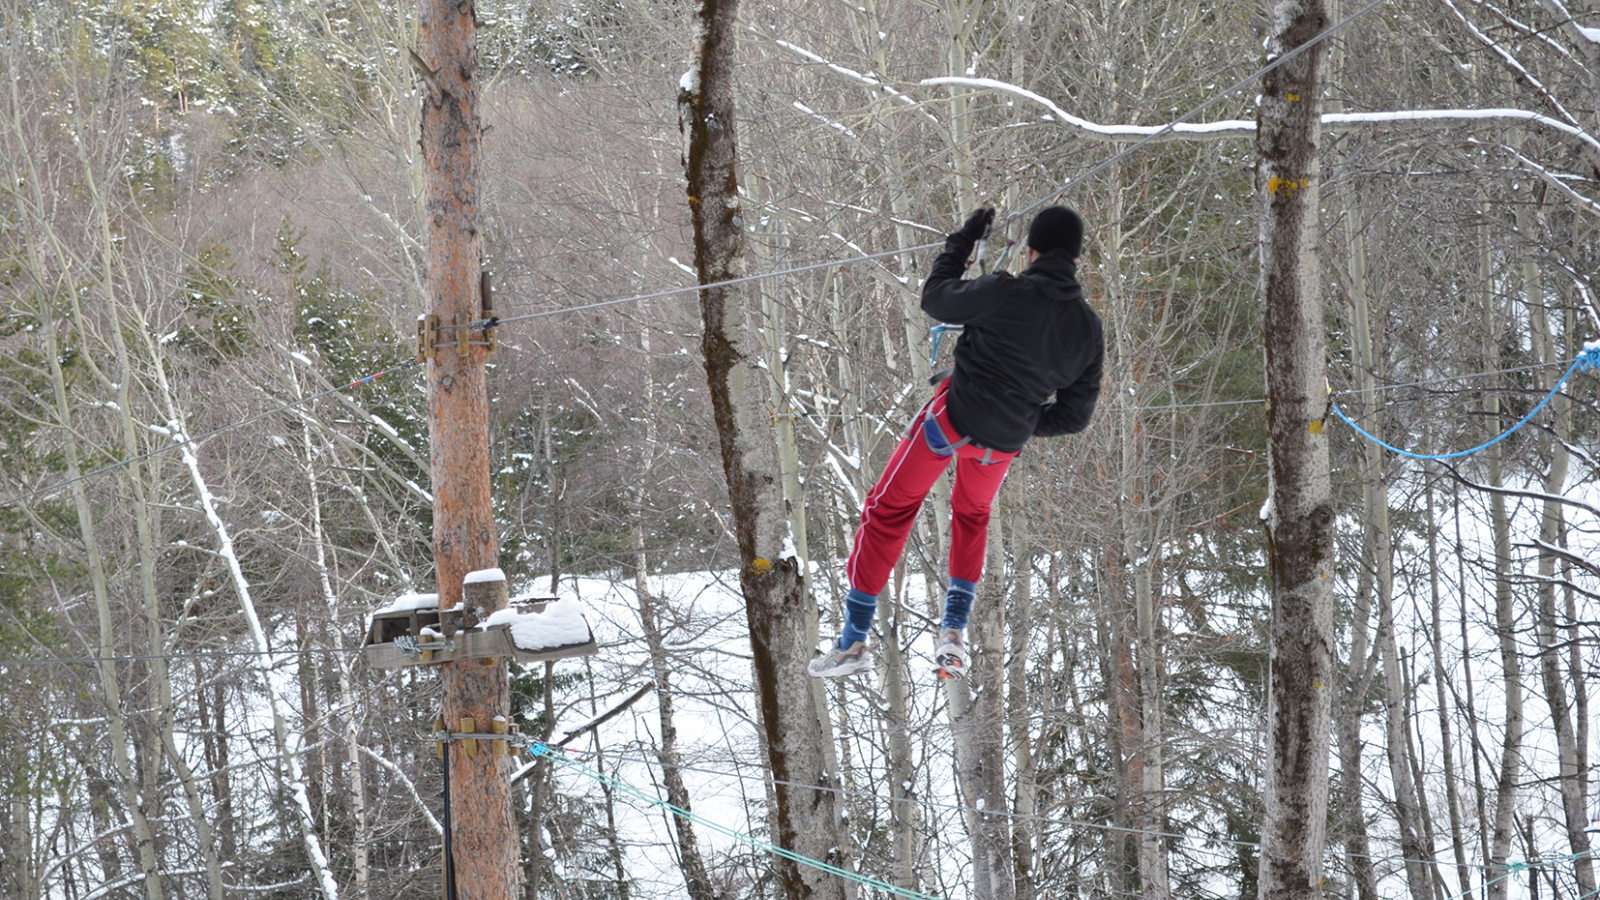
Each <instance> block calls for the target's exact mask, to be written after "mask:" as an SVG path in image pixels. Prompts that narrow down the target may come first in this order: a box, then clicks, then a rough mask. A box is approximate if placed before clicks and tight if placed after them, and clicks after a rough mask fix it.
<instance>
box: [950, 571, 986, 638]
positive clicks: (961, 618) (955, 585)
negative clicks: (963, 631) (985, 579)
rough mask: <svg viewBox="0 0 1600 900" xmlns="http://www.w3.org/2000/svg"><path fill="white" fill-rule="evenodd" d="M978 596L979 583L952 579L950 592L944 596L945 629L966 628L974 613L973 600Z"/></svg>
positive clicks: (953, 577)
mask: <svg viewBox="0 0 1600 900" xmlns="http://www.w3.org/2000/svg"><path fill="white" fill-rule="evenodd" d="M976 596H978V583H977V582H975V581H965V580H963V579H960V578H956V577H955V576H953V575H952V576H951V577H950V590H949V591H947V592H946V593H945V596H944V627H945V628H966V627H967V616H968V614H970V613H971V612H972V598H974V597H976Z"/></svg>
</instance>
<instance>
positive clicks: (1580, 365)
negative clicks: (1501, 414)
mask: <svg viewBox="0 0 1600 900" xmlns="http://www.w3.org/2000/svg"><path fill="white" fill-rule="evenodd" d="M1591 368H1600V342H1595V343H1591V344H1585V345H1584V348H1583V351H1582V352H1581V353H1579V354H1578V358H1577V359H1575V360H1573V361H1572V365H1571V366H1568V367H1567V372H1566V374H1565V375H1562V376H1561V377H1560V378H1559V379H1557V380H1556V386H1555V387H1553V388H1551V389H1550V393H1548V394H1545V395H1544V399H1543V400H1540V401H1539V405H1538V406H1535V407H1534V408H1533V409H1531V410H1529V411H1528V414H1527V415H1525V416H1523V417H1522V418H1521V419H1520V420H1518V421H1517V424H1515V425H1513V426H1511V427H1510V428H1508V429H1506V430H1505V431H1504V432H1502V433H1501V434H1500V435H1499V436H1498V437H1496V438H1494V439H1493V440H1490V441H1486V442H1484V443H1482V444H1479V445H1478V446H1476V447H1473V448H1472V449H1471V450H1458V451H1457V452H1455V453H1412V452H1411V451H1410V450H1401V449H1400V448H1399V447H1396V446H1395V445H1393V444H1389V443H1385V442H1384V441H1382V440H1380V439H1378V438H1376V437H1373V436H1372V435H1371V434H1370V433H1368V432H1367V430H1366V429H1364V428H1362V427H1361V426H1360V425H1357V424H1356V423H1355V422H1354V421H1352V420H1351V419H1350V417H1349V416H1347V415H1345V414H1344V410H1342V409H1340V408H1339V404H1338V403H1335V402H1334V400H1333V398H1332V396H1330V397H1329V398H1328V406H1329V407H1330V408H1331V409H1332V410H1333V413H1334V415H1336V416H1338V417H1339V418H1340V419H1341V420H1343V421H1344V423H1345V424H1346V425H1349V426H1350V427H1351V428H1353V429H1355V432H1356V434H1359V435H1361V436H1362V437H1364V438H1366V439H1367V440H1369V441H1371V442H1373V443H1374V444H1377V445H1378V446H1380V447H1382V448H1384V449H1385V450H1391V451H1393V452H1395V453H1398V454H1400V455H1401V456H1404V457H1406V458H1408V459H1422V460H1444V459H1459V458H1460V457H1463V456H1471V455H1472V454H1474V453H1477V452H1479V451H1481V450H1487V449H1489V448H1490V447H1493V446H1494V445H1495V444H1498V443H1500V442H1501V441H1503V440H1505V439H1506V438H1508V437H1510V436H1511V435H1512V434H1515V433H1516V431H1517V429H1519V428H1521V427H1522V426H1524V425H1526V424H1528V421H1529V420H1531V419H1532V418H1533V417H1534V416H1535V415H1537V414H1538V413H1539V410H1541V409H1544V408H1545V405H1546V404H1548V403H1549V402H1550V401H1551V400H1552V399H1553V398H1554V397H1555V395H1556V394H1558V393H1560V392H1561V389H1562V388H1564V387H1566V386H1567V379H1568V378H1571V377H1572V373H1573V372H1577V371H1580V370H1581V371H1588V370H1589V369H1591Z"/></svg>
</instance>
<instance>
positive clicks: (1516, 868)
mask: <svg viewBox="0 0 1600 900" xmlns="http://www.w3.org/2000/svg"><path fill="white" fill-rule="evenodd" d="M1584 352H1588V348H1585V351H1584ZM1593 855H1594V851H1593V850H1586V851H1584V852H1582V853H1572V854H1568V855H1567V856H1560V857H1557V858H1555V859H1549V860H1545V859H1536V860H1532V861H1530V862H1517V861H1516V860H1507V861H1506V871H1505V874H1504V875H1501V876H1500V877H1498V878H1491V879H1489V880H1488V881H1485V882H1484V883H1483V884H1480V885H1478V886H1477V887H1473V888H1467V889H1466V890H1464V891H1462V892H1461V893H1459V894H1454V895H1452V896H1449V897H1446V898H1445V900H1464V898H1466V897H1470V896H1472V895H1473V894H1474V893H1476V892H1477V891H1480V890H1482V889H1484V888H1486V887H1488V886H1489V885H1491V884H1494V883H1496V882H1499V881H1505V880H1506V879H1507V878H1510V877H1511V876H1513V875H1517V874H1520V873H1522V872H1526V871H1528V870H1529V869H1546V868H1549V867H1551V866H1556V865H1561V864H1563V863H1571V862H1577V861H1578V860H1580V859H1583V858H1584V857H1586V856H1593ZM1596 894H1600V889H1597V890H1593V891H1590V892H1589V893H1587V894H1584V895H1583V896H1581V897H1579V898H1577V900H1589V898H1591V897H1593V896H1595V895H1596Z"/></svg>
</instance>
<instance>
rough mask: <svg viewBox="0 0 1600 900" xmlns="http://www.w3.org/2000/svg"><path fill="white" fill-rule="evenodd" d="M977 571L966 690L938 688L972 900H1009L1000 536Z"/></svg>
mask: <svg viewBox="0 0 1600 900" xmlns="http://www.w3.org/2000/svg"><path fill="white" fill-rule="evenodd" d="M991 521H996V522H997V521H999V518H998V517H996V518H995V519H993V520H991ZM984 570H985V574H986V575H987V576H988V577H986V578H984V579H983V581H981V582H979V586H978V597H977V599H976V600H974V601H973V604H972V628H971V629H970V631H969V637H968V646H969V647H970V648H971V653H972V660H971V665H970V667H969V676H968V678H969V679H970V686H969V682H968V680H967V679H960V678H951V679H946V680H945V682H944V686H945V695H946V696H947V697H948V698H949V699H950V731H951V734H952V737H953V738H954V740H955V755H956V772H957V773H958V775H959V776H960V779H961V794H962V796H963V798H964V799H965V800H966V810H965V811H966V821H967V834H968V836H969V837H970V838H971V841H972V872H973V879H972V881H973V883H972V896H973V898H974V900H1014V898H1015V897H1016V882H1015V877H1016V866H1015V864H1014V863H1013V861H1012V858H1011V852H1012V844H1011V840H1012V838H1011V818H1010V816H1009V815H1007V809H1006V803H1007V800H1006V787H1005V763H1006V760H1005V707H1004V703H1005V683H1004V676H1005V667H1004V663H1003V659H1004V657H1005V602H1006V601H1005V597H1006V578H1005V551H1004V549H1003V548H1002V541H1001V540H1000V539H999V535H996V534H991V535H990V539H989V552H988V560H987V562H986V564H985V566H984Z"/></svg>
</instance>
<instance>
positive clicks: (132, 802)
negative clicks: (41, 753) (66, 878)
mask: <svg viewBox="0 0 1600 900" xmlns="http://www.w3.org/2000/svg"><path fill="white" fill-rule="evenodd" d="M40 321H41V322H42V323H43V324H44V327H45V347H46V352H47V357H48V359H49V360H50V376H51V379H50V380H51V385H52V387H53V389H54V400H55V406H56V417H57V422H58V423H59V424H60V425H61V431H62V434H63V435H64V448H63V449H64V452H63V453H62V458H63V462H65V464H66V474H67V478H68V479H69V480H70V481H71V484H72V501H73V505H74V507H75V509H76V511H77V519H78V533H79V536H80V537H81V539H82V540H83V547H84V560H85V563H86V566H87V568H88V570H89V583H90V586H91V590H92V592H93V594H94V605H95V612H96V615H97V620H98V623H99V631H100V634H99V638H100V641H99V644H98V646H97V649H98V650H99V655H100V658H101V659H100V664H99V672H100V690H101V695H102V696H101V700H102V702H103V703H104V704H105V711H106V719H107V726H108V727H107V738H108V739H109V740H110V742H111V761H112V765H113V766H114V768H115V769H116V785H117V788H118V791H119V792H120V793H121V795H122V803H123V806H124V808H125V809H126V810H127V814H128V816H129V817H130V818H131V819H132V820H133V829H134V836H135V838H136V840H137V842H138V848H137V849H138V859H139V869H140V871H141V872H142V873H143V876H144V892H145V897H146V898H148V900H163V898H164V897H165V896H166V892H165V888H164V886H163V885H162V883H161V873H160V871H159V865H158V863H157V860H156V845H155V833H154V830H153V829H152V828H151V827H150V816H149V814H148V812H147V811H146V809H145V803H146V800H147V798H145V797H142V796H141V795H140V792H139V790H138V788H137V786H136V784H135V781H134V766H133V761H132V759H130V758H129V756H128V722H127V714H126V711H125V710H124V708H123V698H122V687H121V681H120V679H119V678H118V675H117V667H116V663H115V662H113V659H114V658H115V657H116V655H117V644H116V635H117V622H116V620H115V618H114V616H113V611H112V608H111V592H110V585H109V584H108V582H107V579H106V571H105V566H104V564H103V562H102V561H103V559H104V557H103V556H102V555H101V551H100V538H99V535H98V534H97V532H96V527H95V521H94V511H93V507H92V506H91V505H90V503H89V496H88V493H87V491H86V490H85V486H84V483H83V482H82V481H80V480H78V477H79V475H80V474H82V472H81V469H80V467H79V451H78V442H77V438H76V437H75V435H76V433H77V432H76V429H75V428H74V426H73V423H72V419H73V417H72V408H71V404H70V402H69V400H68V397H67V381H66V375H65V373H64V372H63V371H62V369H61V363H60V360H61V349H60V343H59V341H58V340H57V335H56V331H55V321H56V317H55V316H54V315H53V314H46V315H43V316H41V317H40Z"/></svg>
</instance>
